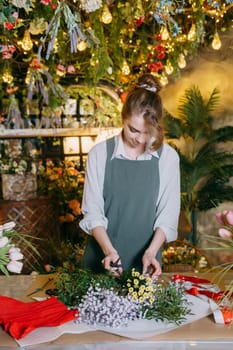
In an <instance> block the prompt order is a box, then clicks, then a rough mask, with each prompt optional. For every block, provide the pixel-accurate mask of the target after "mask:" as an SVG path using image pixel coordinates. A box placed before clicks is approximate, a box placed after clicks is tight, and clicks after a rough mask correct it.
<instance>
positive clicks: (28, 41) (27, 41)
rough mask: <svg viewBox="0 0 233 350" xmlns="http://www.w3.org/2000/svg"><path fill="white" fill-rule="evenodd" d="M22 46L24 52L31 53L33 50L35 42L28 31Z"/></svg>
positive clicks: (21, 43)
mask: <svg viewBox="0 0 233 350" xmlns="http://www.w3.org/2000/svg"><path fill="white" fill-rule="evenodd" d="M20 45H21V47H22V49H23V50H24V51H30V50H31V49H32V48H33V42H32V40H31V35H30V33H29V32H28V31H27V30H26V31H25V33H24V37H23V39H22V41H20Z"/></svg>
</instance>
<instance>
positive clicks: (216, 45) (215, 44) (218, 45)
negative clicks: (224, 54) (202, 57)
mask: <svg viewBox="0 0 233 350" xmlns="http://www.w3.org/2000/svg"><path fill="white" fill-rule="evenodd" d="M221 46H222V43H221V40H220V38H219V35H218V32H215V34H214V38H213V41H212V48H213V49H214V50H219V49H220V48H221Z"/></svg>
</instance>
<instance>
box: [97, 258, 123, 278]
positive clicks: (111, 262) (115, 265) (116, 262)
mask: <svg viewBox="0 0 233 350" xmlns="http://www.w3.org/2000/svg"><path fill="white" fill-rule="evenodd" d="M101 263H102V265H103V267H104V268H105V269H106V270H109V271H110V272H111V273H112V276H113V277H119V276H121V274H122V272H123V268H122V264H121V258H120V257H119V255H118V253H117V252H112V253H109V254H108V255H106V256H105V257H104V258H103V260H102V261H101Z"/></svg>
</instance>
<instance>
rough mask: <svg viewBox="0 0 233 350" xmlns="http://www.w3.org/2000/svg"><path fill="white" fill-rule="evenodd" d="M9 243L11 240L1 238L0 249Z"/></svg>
mask: <svg viewBox="0 0 233 350" xmlns="http://www.w3.org/2000/svg"><path fill="white" fill-rule="evenodd" d="M8 242H9V239H8V238H7V237H1V238H0V248H3V247H5V246H6V245H7V244H8Z"/></svg>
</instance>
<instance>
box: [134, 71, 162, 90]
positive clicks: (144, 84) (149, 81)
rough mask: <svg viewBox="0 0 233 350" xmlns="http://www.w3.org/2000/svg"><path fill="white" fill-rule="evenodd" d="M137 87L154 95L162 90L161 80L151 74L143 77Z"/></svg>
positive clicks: (139, 79)
mask: <svg viewBox="0 0 233 350" xmlns="http://www.w3.org/2000/svg"><path fill="white" fill-rule="evenodd" d="M136 86H137V87H140V88H143V89H146V90H148V91H151V92H154V93H158V92H159V91H160V90H161V88H162V86H161V84H160V82H159V80H158V79H157V78H156V77H154V76H153V75H152V74H149V73H147V74H143V75H141V76H140V77H139V78H138V81H137V84H136Z"/></svg>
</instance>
